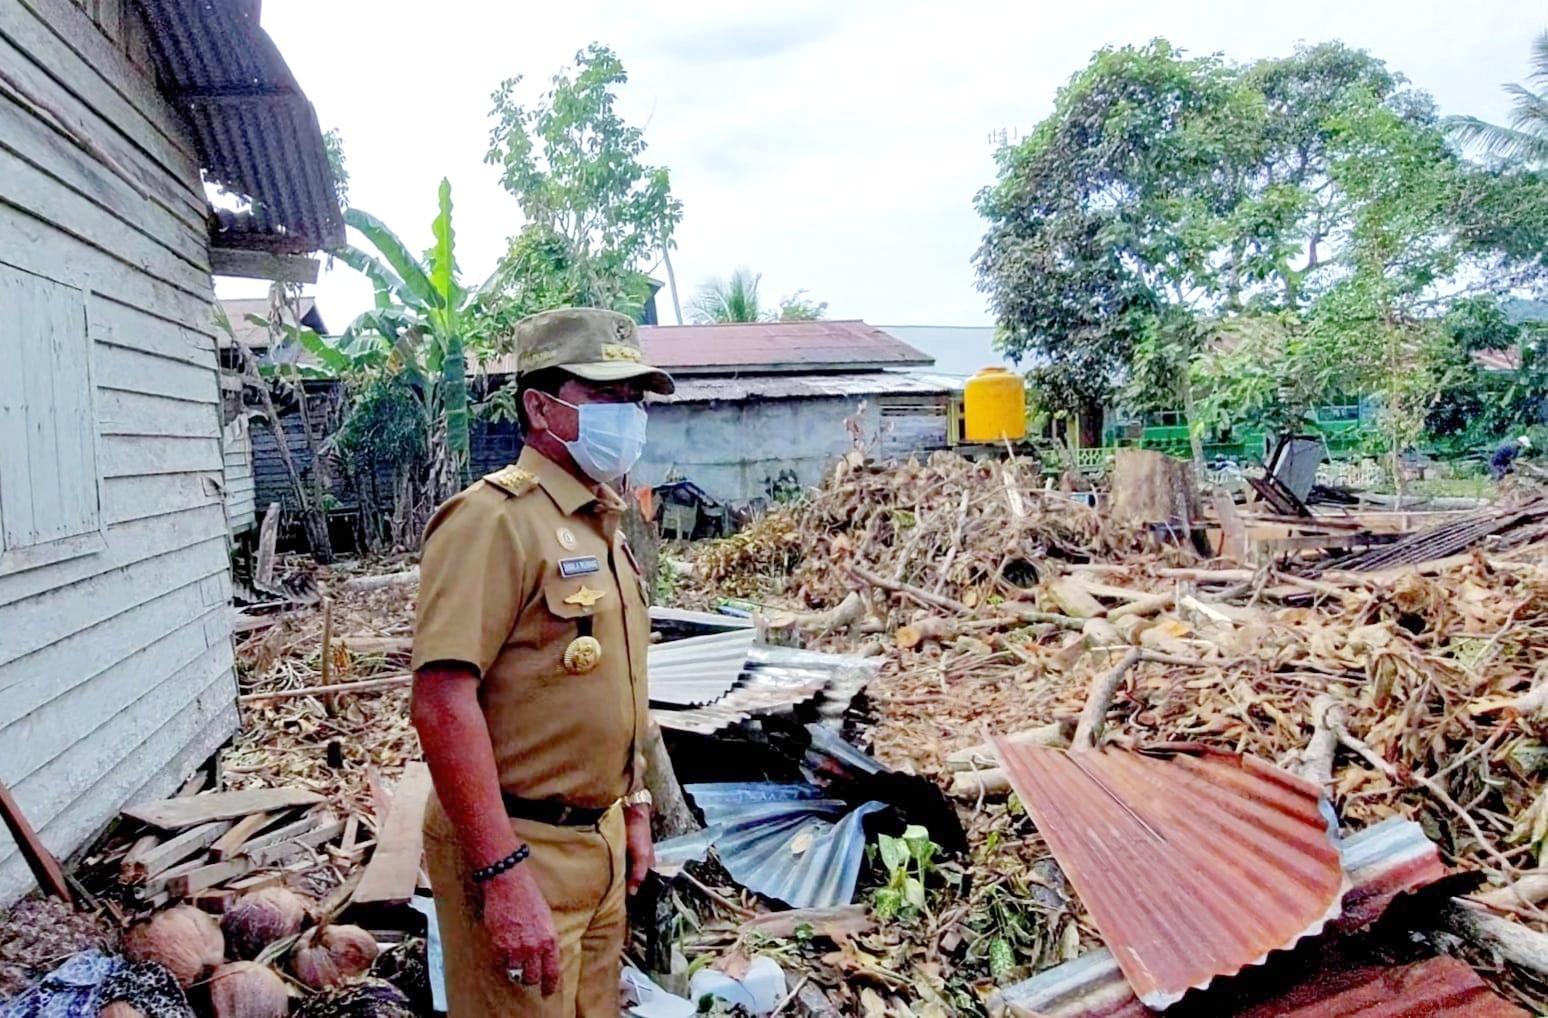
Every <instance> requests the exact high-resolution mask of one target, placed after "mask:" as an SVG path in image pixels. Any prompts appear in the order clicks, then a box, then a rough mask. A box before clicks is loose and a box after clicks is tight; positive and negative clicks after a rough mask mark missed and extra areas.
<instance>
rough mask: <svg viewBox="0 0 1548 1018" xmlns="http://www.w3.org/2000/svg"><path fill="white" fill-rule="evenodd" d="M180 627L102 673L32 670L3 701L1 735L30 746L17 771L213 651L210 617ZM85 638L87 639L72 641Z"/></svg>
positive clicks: (22, 773) (62, 748)
mask: <svg viewBox="0 0 1548 1018" xmlns="http://www.w3.org/2000/svg"><path fill="white" fill-rule="evenodd" d="M218 610H219V608H218V607H217V608H216V609H211V610H210V612H209V614H207V615H206V616H205V617H203V618H200V619H198V620H195V621H193V622H190V623H187V624H181V625H180V627H179V628H178V629H177V630H176V631H175V632H172V633H170V634H169V635H167V636H165V637H163V638H162V639H160V640H157V641H156V642H155V643H154V644H152V645H151V646H150V647H147V648H146V649H145V650H143V651H140V652H139V653H136V654H133V655H131V656H129V657H128V658H125V659H124V660H122V661H118V662H115V663H114V664H112V665H111V666H110V667H108V668H106V669H104V670H102V671H100V672H98V673H96V674H95V675H92V674H89V673H81V672H72V673H68V674H69V678H68V679H66V680H64V681H61V682H57V683H55V684H54V685H52V686H51V685H50V684H49V683H47V682H42V681H39V677H37V676H30V675H29V676H27V677H25V678H23V679H22V680H21V681H20V682H19V683H17V684H15V685H14V686H12V687H11V688H10V689H8V690H7V691H6V696H5V701H6V702H5V703H4V704H3V705H0V712H3V714H0V720H3V724H0V738H4V739H6V740H8V741H13V742H14V743H15V744H19V745H24V746H26V747H27V748H28V752H27V755H26V757H25V758H24V759H23V760H22V761H21V763H20V765H19V766H18V767H17V769H16V773H15V774H14V775H13V777H12V780H13V781H21V780H23V779H24V778H26V777H27V776H28V775H30V774H31V773H32V772H33V771H35V770H37V769H38V768H39V767H41V766H43V765H44V764H45V763H47V761H49V760H51V759H53V758H54V757H55V756H58V755H60V754H62V753H64V752H67V751H68V750H69V748H70V747H71V746H73V745H75V743H77V742H79V741H80V740H81V739H83V738H85V737H87V736H88V735H89V734H90V732H91V729H92V728H94V727H95V726H96V725H98V724H101V723H103V722H104V721H106V720H107V719H108V718H109V717H111V716H112V715H113V713H114V712H116V711H119V710H127V709H129V708H130V707H131V706H133V704H134V702H135V701H136V700H137V699H138V698H139V697H140V695H142V694H143V692H144V689H145V684H146V683H147V682H150V681H153V679H154V678H155V677H159V676H164V675H175V674H177V673H178V672H180V671H182V670H183V669H185V668H189V667H192V666H194V665H196V664H197V662H198V661H199V660H200V659H202V658H203V657H204V656H205V655H206V654H207V653H208V652H209V648H208V647H207V646H206V642H207V641H206V640H205V635H204V619H205V618H212V617H213V616H214V613H215V612H216V611H218ZM67 642H73V643H77V644H80V643H81V642H82V641H67Z"/></svg>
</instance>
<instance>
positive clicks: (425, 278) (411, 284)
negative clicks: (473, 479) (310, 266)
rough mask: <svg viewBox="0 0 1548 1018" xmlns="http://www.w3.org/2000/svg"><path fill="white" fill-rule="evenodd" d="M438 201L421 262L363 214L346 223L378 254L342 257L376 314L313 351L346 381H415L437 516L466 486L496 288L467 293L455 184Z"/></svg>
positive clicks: (354, 252) (353, 250)
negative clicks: (476, 373) (484, 339)
mask: <svg viewBox="0 0 1548 1018" xmlns="http://www.w3.org/2000/svg"><path fill="white" fill-rule="evenodd" d="M438 198H439V207H438V210H437V214H436V217H435V220H434V222H433V223H432V224H431V232H432V233H433V235H434V237H435V243H434V245H433V246H432V247H431V248H430V249H429V251H427V252H426V253H425V255H424V256H423V257H422V258H421V257H415V256H414V255H413V254H412V253H411V251H410V250H409V248H408V247H407V246H406V245H405V244H404V243H403V242H402V241H401V240H400V239H399V238H398V236H397V235H396V234H395V233H393V232H392V230H390V229H388V227H387V226H386V224H385V223H383V222H382V221H381V220H379V219H377V218H376V217H375V216H372V215H370V214H368V213H365V212H362V211H360V210H359V209H350V210H348V211H347V212H346V213H345V216H344V218H345V222H347V223H348V224H349V225H350V226H351V227H353V228H354V229H356V230H358V231H359V232H360V233H361V234H362V235H363V236H364V237H365V239H366V241H367V242H368V243H369V244H370V246H371V248H372V249H373V250H372V251H366V250H364V249H362V248H357V247H347V248H345V249H344V250H342V251H340V252H338V256H339V258H340V259H341V260H342V261H343V262H344V263H345V264H346V265H348V266H350V267H351V268H353V269H355V270H356V271H358V272H360V273H362V274H363V275H365V276H366V277H367V278H368V279H370V281H371V283H372V286H373V287H374V288H375V304H376V306H375V307H374V308H372V309H371V310H369V311H367V312H365V313H363V314H362V315H360V316H359V317H358V318H356V319H355V321H354V322H353V323H351V324H350V326H349V328H348V329H346V330H345V331H344V334H343V335H342V336H341V337H340V338H339V340H338V342H337V343H326V342H323V343H321V344H320V345H319V344H314V345H313V352H314V353H315V354H316V355H317V356H318V357H319V358H320V359H321V360H322V362H323V364H324V366H325V367H327V368H329V369H330V370H333V371H335V372H338V373H340V374H343V375H346V376H354V377H362V376H366V375H369V374H371V373H379V372H388V373H391V374H401V375H403V376H404V377H405V378H407V379H408V381H409V382H410V384H411V386H412V391H413V392H414V393H415V396H416V399H417V400H418V404H419V409H420V415H421V420H422V421H423V425H424V435H425V443H426V446H425V448H426V463H427V469H428V476H426V477H425V478H424V479H423V484H422V485H421V487H422V488H423V490H424V492H425V494H426V495H427V497H428V499H429V505H430V506H431V507H432V508H433V507H434V506H435V505H437V504H439V503H440V502H441V501H443V500H444V499H446V498H449V497H450V496H452V495H453V494H455V493H456V492H457V491H458V490H459V489H460V488H461V487H462V486H463V484H465V483H466V480H467V465H468V446H469V437H468V381H467V375H468V353H469V341H470V337H472V336H474V335H475V334H476V333H477V323H476V321H475V318H476V309H477V307H478V305H479V302H480V301H481V300H482V299H483V297H484V294H485V290H486V289H487V287H488V285H489V284H485V287H481V288H479V289H477V290H470V289H468V288H466V287H464V286H463V285H462V282H461V280H460V278H459V273H458V269H457V260H456V235H455V233H454V232H453V230H452V200H451V183H450V182H449V181H447V180H442V181H441V186H440V190H439V196H438ZM414 522H416V523H417V522H419V521H417V520H416V521H414Z"/></svg>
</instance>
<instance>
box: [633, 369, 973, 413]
mask: <svg viewBox="0 0 1548 1018" xmlns="http://www.w3.org/2000/svg"><path fill="white" fill-rule="evenodd" d="M962 385H963V383H962V382H961V381H960V380H958V379H955V378H949V377H947V376H945V375H931V374H919V373H915V372H911V371H873V372H870V373H868V374H837V375H833V374H809V375H796V374H780V375H740V376H737V377H733V378H716V377H712V376H704V377H698V378H696V377H693V376H689V377H686V378H683V377H679V378H678V379H677V389H676V391H675V392H673V393H672V394H671V395H670V396H657V395H655V394H652V395H651V396H650V400H649V401H650V402H651V403H652V404H656V403H663V404H669V405H671V404H678V403H714V402H717V401H718V402H739V401H741V400H746V399H831V398H845V397H851V396H939V397H941V398H942V400H943V401H944V400H945V398H946V397H948V396H950V395H951V394H952V393H953V392H960V391H962ZM943 405H944V404H943Z"/></svg>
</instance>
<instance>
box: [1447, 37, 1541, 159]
mask: <svg viewBox="0 0 1548 1018" xmlns="http://www.w3.org/2000/svg"><path fill="white" fill-rule="evenodd" d="M1505 91H1506V93H1508V94H1509V95H1510V97H1511V111H1510V123H1509V125H1498V124H1491V123H1488V122H1487V121H1485V120H1482V119H1480V118H1478V117H1450V118H1448V119H1447V121H1446V127H1447V130H1448V131H1449V132H1450V134H1451V137H1452V138H1454V139H1455V140H1456V141H1457V142H1458V143H1459V144H1461V145H1463V146H1464V147H1466V148H1469V149H1472V150H1474V151H1477V152H1478V153H1480V154H1482V155H1484V156H1487V157H1489V158H1493V159H1498V160H1501V161H1502V162H1504V163H1506V164H1511V165H1517V166H1535V167H1538V168H1548V32H1544V33H1543V34H1542V35H1539V36H1538V37H1537V39H1536V41H1535V42H1533V44H1532V69H1531V71H1530V73H1529V74H1528V75H1527V80H1526V83H1525V84H1519V83H1518V84H1511V85H1506V86H1505Z"/></svg>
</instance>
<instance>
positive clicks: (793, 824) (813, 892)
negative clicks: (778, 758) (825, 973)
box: [662, 781, 887, 908]
mask: <svg viewBox="0 0 1548 1018" xmlns="http://www.w3.org/2000/svg"><path fill="white" fill-rule="evenodd" d="M683 791H684V792H686V793H687V794H688V796H689V797H690V798H691V799H692V800H693V802H694V805H696V806H697V807H698V808H699V809H700V811H702V812H703V814H704V820H705V822H706V823H707V824H709V825H710V827H711V828H719V829H720V833H719V835H718V836H717V837H715V838H714V839H713V844H714V846H715V852H716V854H717V855H718V856H719V857H720V862H721V865H723V866H725V868H726V872H728V873H730V874H731V876H732V877H733V878H734V879H735V880H736V881H737V883H739V884H741V885H742V886H743V887H746V888H748V889H749V890H751V891H756V892H757V893H759V894H762V895H764V896H765V897H769V898H773V899H774V900H776V901H779V902H783V903H784V904H786V905H789V906H790V907H791V908H828V907H832V906H834V905H847V904H849V903H850V902H851V901H853V900H854V896H855V883H856V882H857V881H858V880H859V878H860V865H861V863H862V862H863V861H864V858H865V827H864V823H865V818H866V817H867V816H869V815H871V814H872V813H876V812H879V811H881V810H884V809H886V808H887V807H886V805H885V804H883V803H879V802H868V803H865V804H864V805H862V806H859V807H857V808H855V809H853V810H851V809H850V808H849V806H848V804H846V803H845V802H843V801H842V800H840V799H828V798H825V797H824V796H823V793H822V792H821V791H819V790H818V789H816V788H814V787H812V786H811V785H801V784H783V783H779V782H764V781H755V782H746V783H740V782H738V783H727V784H707V785H686V786H684V788H683ZM688 837H689V838H693V839H697V840H705V839H704V836H703V834H702V832H701V834H700V835H689V836H688ZM662 847H664V848H665V849H666V851H667V853H668V857H669V858H677V857H678V855H679V854H680V853H679V852H678V846H676V845H675V844H673V842H670V841H669V842H666V843H664V845H663V846H662Z"/></svg>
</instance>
